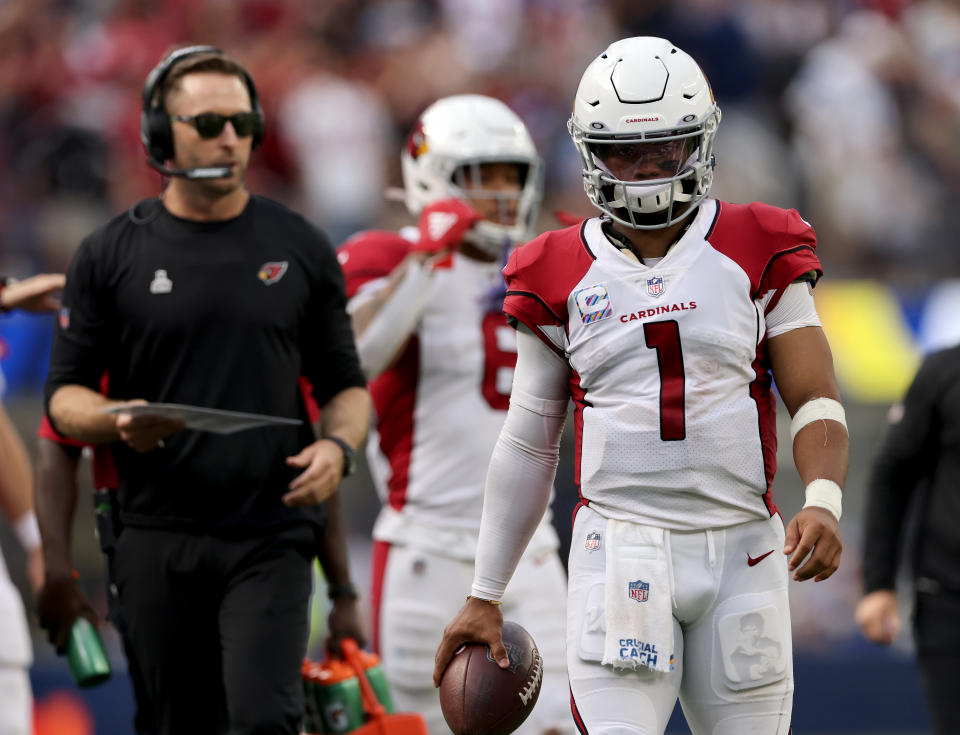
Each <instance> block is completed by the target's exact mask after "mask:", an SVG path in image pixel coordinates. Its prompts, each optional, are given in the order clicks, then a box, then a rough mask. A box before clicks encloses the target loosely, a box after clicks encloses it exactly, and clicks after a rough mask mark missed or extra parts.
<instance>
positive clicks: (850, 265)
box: [0, 0, 960, 735]
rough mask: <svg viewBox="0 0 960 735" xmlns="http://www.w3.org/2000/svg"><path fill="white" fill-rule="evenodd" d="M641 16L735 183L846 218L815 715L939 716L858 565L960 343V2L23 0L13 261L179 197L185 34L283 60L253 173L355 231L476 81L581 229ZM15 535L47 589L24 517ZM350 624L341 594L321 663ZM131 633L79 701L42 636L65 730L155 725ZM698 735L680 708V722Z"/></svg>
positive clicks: (820, 292) (329, 225)
mask: <svg viewBox="0 0 960 735" xmlns="http://www.w3.org/2000/svg"><path fill="white" fill-rule="evenodd" d="M628 35H661V36H665V37H667V38H670V39H671V40H673V41H674V42H675V43H677V44H678V45H679V46H681V47H682V48H684V49H685V50H687V51H688V52H690V53H691V54H692V55H693V56H694V57H696V58H697V59H699V60H700V61H701V63H702V65H703V67H704V70H705V71H706V73H707V75H708V77H709V78H710V80H711V82H712V85H713V88H714V91H715V93H716V96H717V99H718V101H719V103H720V105H721V107H722V109H723V123H722V125H721V127H720V133H719V136H718V137H719V140H718V143H717V148H716V150H717V157H718V169H717V182H716V186H715V189H714V193H715V194H717V195H718V196H720V197H722V198H725V199H729V200H732V201H738V202H742V201H750V200H755V199H760V200H764V201H767V202H769V203H772V204H776V205H781V206H793V207H797V208H798V209H799V210H800V211H801V213H802V214H803V215H804V217H806V218H807V219H808V220H810V221H811V222H812V223H813V224H814V226H815V227H816V229H817V231H818V233H819V236H820V243H821V245H820V250H819V254H820V257H821V259H822V260H823V263H824V266H825V270H826V273H827V278H826V279H825V280H824V282H823V283H822V284H821V285H820V286H819V287H818V288H817V290H816V298H817V304H818V309H819V310H820V313H821V316H822V318H823V322H824V326H825V329H826V330H827V332H828V335H829V337H830V339H831V344H832V346H833V349H834V357H835V361H836V365H837V371H838V376H839V378H840V381H841V387H842V390H843V393H844V397H845V401H846V403H847V406H848V409H847V410H848V420H849V422H850V434H851V443H852V464H851V471H850V477H849V482H848V485H847V491H846V494H845V503H844V511H845V512H844V517H843V520H842V522H841V527H842V532H843V537H844V541H845V553H844V557H843V564H842V565H841V569H840V571H839V572H838V573H837V574H836V575H834V577H833V578H831V579H830V580H829V581H827V582H824V583H822V584H818V585H813V584H812V583H809V582H808V583H805V584H803V585H797V584H792V585H791V595H792V601H791V604H792V608H793V621H794V633H795V658H796V671H797V692H796V699H795V707H794V726H795V732H797V733H908V732H909V733H920V732H924V731H925V730H926V728H927V718H926V716H925V714H924V712H923V705H922V699H921V696H920V693H919V689H918V685H917V678H916V672H915V668H914V666H913V663H912V659H911V653H912V652H911V642H910V636H909V634H904V635H901V637H900V639H899V640H898V641H897V643H896V644H895V645H894V647H893V648H892V649H889V650H883V649H879V648H877V647H875V646H872V645H871V644H869V643H867V642H866V641H864V640H863V639H862V638H861V637H860V636H859V634H858V633H857V630H856V627H855V625H854V623H853V619H852V612H853V607H854V605H855V602H856V600H857V598H858V596H859V593H860V572H859V570H860V568H861V564H869V560H861V559H860V556H859V548H860V537H861V535H862V510H863V504H864V494H865V489H866V488H865V484H866V479H867V472H868V467H869V462H870V461H871V459H872V457H873V454H874V452H875V451H876V450H877V448H878V445H879V441H880V439H881V437H882V435H883V431H884V424H885V416H886V413H887V411H888V409H889V407H890V405H891V404H892V403H894V402H895V401H896V400H897V399H898V398H899V397H900V396H901V394H902V392H903V390H904V388H905V387H906V385H907V384H908V382H909V380H910V378H911V377H912V375H913V372H914V370H915V368H916V365H917V363H918V360H919V359H920V357H921V356H922V355H923V354H924V353H926V352H927V351H929V350H931V349H934V348H936V347H938V346H942V345H946V344H950V343H955V342H957V341H960V319H958V318H957V316H958V314H960V245H958V234H960V209H958V208H957V207H956V206H955V205H953V203H954V202H955V201H957V200H958V194H960V3H958V2H957V1H956V0H917V1H915V2H910V1H909V0H861V1H860V2H857V1H856V0H672V2H667V1H660V0H650V1H641V0H610V1H608V2H603V1H601V0H321V1H317V0H167V1H166V2H161V1H160V0H156V1H154V2H150V1H149V0H0V273H4V274H9V275H14V276H16V275H19V276H25V275H29V274H31V273H35V272H41V271H56V270H62V269H63V268H65V266H66V264H67V262H68V260H69V257H70V255H71V253H72V252H73V250H74V249H75V248H76V246H77V244H78V243H79V241H80V239H81V238H82V237H83V236H84V235H85V234H86V233H87V232H89V231H90V230H91V229H93V228H94V227H96V226H97V225H98V224H99V223H101V222H102V221H104V220H105V219H106V218H108V217H109V216H111V215H112V214H115V213H117V212H120V211H122V210H124V209H125V208H127V207H128V206H129V205H130V204H131V203H132V202H134V201H136V200H138V199H140V198H143V197H147V196H152V195H155V194H156V193H157V192H158V191H159V185H160V179H159V176H158V175H157V174H156V173H154V172H152V171H151V170H150V169H148V168H147V166H146V165H145V162H144V156H143V152H142V148H141V146H140V142H139V138H138V125H139V106H138V103H139V94H140V88H141V84H142V81H143V78H144V76H145V75H146V73H147V71H148V70H149V69H150V68H151V66H152V65H153V64H154V63H156V61H157V60H158V59H159V58H160V56H161V55H162V54H163V53H164V52H165V51H166V50H167V49H169V48H170V47H171V46H174V45H176V44H182V43H187V42H200V43H211V44H215V45H217V46H219V47H221V48H223V49H224V50H226V51H228V52H229V53H231V54H233V55H235V56H237V57H238V58H239V59H240V60H241V61H243V62H244V63H245V64H247V66H248V67H249V69H250V70H251V72H252V74H253V76H254V78H255V79H256V82H257V86H258V90H259V92H260V95H261V98H262V100H263V104H264V107H265V109H266V115H267V135H266V138H265V141H264V145H263V147H262V148H261V149H260V151H258V152H257V153H256V154H255V155H254V163H253V165H252V167H251V170H250V175H249V179H248V180H249V185H250V188H251V189H252V190H253V191H254V192H257V193H262V194H265V195H268V196H272V197H275V198H277V199H280V200H282V201H284V202H286V203H288V204H290V205H291V206H293V207H295V208H297V209H298V210H300V211H302V212H303V213H305V214H306V215H307V216H309V217H310V218H311V219H313V220H314V221H315V222H316V223H317V224H319V225H320V226H321V227H323V228H324V229H325V230H326V231H327V232H328V233H329V234H330V236H331V239H333V240H334V241H335V242H339V241H342V240H343V239H344V238H345V237H346V236H347V235H349V234H350V233H352V232H353V231H355V230H358V229H362V228H367V227H385V228H391V227H396V226H399V225H401V224H405V223H406V222H407V215H406V212H405V211H404V210H403V208H402V207H401V206H400V205H397V204H394V203H391V202H388V201H387V199H386V198H385V196H384V191H385V189H386V188H387V187H389V186H398V185H399V184H400V180H399V156H398V151H399V147H400V144H401V142H402V140H403V138H404V136H405V134H406V132H407V130H408V129H409V127H410V125H411V123H412V122H413V121H414V120H415V119H416V117H417V115H418V114H419V112H420V111H421V110H422V109H423V108H424V107H426V105H428V104H429V103H430V102H432V101H433V100H434V99H436V98H437V97H439V96H443V95H447V94H453V93H459V92H482V93H486V94H490V95H492V96H495V97H499V98H501V99H503V100H504V101H506V102H507V103H508V104H510V105H511V106H512V107H513V108H514V109H515V110H517V112H518V113H519V114H520V115H521V117H522V118H523V119H524V120H525V121H526V122H527V124H528V126H529V127H530V129H531V132H532V133H533V135H534V137H535V139H536V141H537V144H538V147H539V149H540V152H541V154H542V155H543V157H544V158H545V160H546V166H547V179H546V187H547V198H546V202H545V205H544V207H543V211H542V215H541V227H542V228H550V227H557V226H558V224H557V223H556V222H555V221H554V219H553V216H552V213H553V211H555V210H558V209H560V210H565V211H569V212H573V213H576V214H584V215H586V214H589V213H590V211H591V210H590V209H589V207H588V204H587V202H586V198H585V197H584V195H583V192H582V188H581V184H580V178H579V170H578V162H577V159H576V154H575V151H574V148H573V146H572V145H571V144H570V141H569V138H568V137H567V134H566V130H565V121H566V118H567V116H568V114H569V110H570V107H571V104H572V99H573V93H574V91H575V89H576V85H577V82H578V80H579V76H580V73H581V72H582V70H583V68H584V67H585V66H586V64H587V62H588V61H589V60H590V59H591V58H592V57H593V56H594V55H595V54H596V53H597V52H599V51H600V50H602V49H603V48H604V47H605V46H606V45H607V44H608V43H609V42H610V41H612V40H614V39H616V38H620V37H624V36H628ZM51 325H52V322H51V319H50V318H45V317H32V316H24V315H16V314H15V315H7V316H4V317H3V318H2V319H0V356H2V358H3V363H2V367H3V370H4V372H5V373H6V375H7V378H8V382H9V387H10V391H9V393H8V395H7V398H6V405H7V408H8V410H9V411H10V412H11V414H12V416H13V418H14V420H15V422H16V424H17V426H18V427H19V429H20V430H21V432H22V434H23V435H24V437H25V438H26V439H27V441H28V445H29V446H31V447H32V445H33V439H32V436H33V432H34V430H35V428H36V423H37V420H38V418H39V413H40V410H41V408H40V388H41V385H42V382H43V379H44V373H45V370H46V363H47V356H48V350H49V340H50V332H51ZM785 418H786V417H785V416H784V415H783V412H782V411H781V416H780V419H781V430H780V436H781V437H782V436H784V435H786V424H785ZM568 428H569V427H568ZM569 442H570V436H569V431H568V434H567V436H565V444H566V446H565V447H564V451H563V456H564V459H563V460H562V462H561V467H560V470H559V472H558V479H557V486H558V499H557V503H556V507H555V514H556V519H557V525H558V528H559V529H560V532H561V534H562V535H563V536H564V537H565V538H569V512H570V509H571V508H572V506H573V502H574V501H573V497H572V493H573V490H572V479H571V478H572V471H571V467H570V460H569V456H570V452H569ZM779 463H780V467H781V472H780V474H779V477H778V480H777V482H776V486H775V494H774V497H775V499H776V501H777V503H778V505H779V506H780V508H781V510H782V512H783V514H784V515H785V516H786V517H789V516H790V515H791V514H792V513H794V512H795V511H796V510H797V509H798V508H799V506H800V504H801V496H802V490H801V488H800V484H799V481H798V479H797V476H796V472H795V470H794V469H793V466H792V458H791V457H790V456H789V451H787V452H784V451H783V447H782V446H781V451H780V457H779ZM87 474H88V473H86V472H84V473H83V475H84V476H83V480H84V482H85V483H88V482H89V481H88V478H87ZM84 487H87V485H85V486H84ZM343 495H344V504H345V509H346V515H347V522H348V525H349V528H350V537H351V554H352V558H351V561H352V566H353V567H354V569H355V575H356V578H357V580H358V582H361V583H365V581H366V579H367V578H368V574H367V557H368V553H369V541H368V534H369V530H370V528H371V525H372V520H373V517H374V514H375V512H376V509H377V502H376V499H375V497H374V494H373V491H372V489H371V487H370V485H369V480H368V477H367V476H366V474H365V472H361V473H360V474H359V476H358V477H356V478H351V480H350V481H348V482H347V483H345V484H344V486H343ZM80 508H81V512H79V513H78V519H77V523H76V528H75V534H74V549H75V560H76V565H77V568H78V570H79V571H80V574H81V579H82V580H83V583H84V584H85V586H86V589H87V592H88V593H89V595H90V596H91V599H92V600H93V601H94V603H95V605H96V606H97V607H98V608H99V609H100V611H101V612H102V611H103V610H104V609H105V602H104V596H103V593H104V590H103V564H102V559H101V557H100V554H99V552H98V550H97V546H96V541H95V539H94V537H93V532H92V527H93V524H92V512H90V511H91V509H90V506H89V502H88V501H87V499H86V498H81V503H80ZM0 537H2V541H3V545H4V553H5V554H6V556H7V560H8V564H9V566H10V568H11V571H12V573H13V574H14V576H15V578H16V580H17V581H18V583H19V584H20V585H21V588H22V587H23V577H22V574H21V569H20V567H21V566H22V565H21V560H22V556H21V554H20V553H19V549H18V548H17V546H16V542H15V541H12V540H11V537H10V533H9V528H8V527H7V525H6V524H2V525H0ZM25 594H26V595H27V597H28V599H29V593H27V592H25ZM318 597H319V598H320V599H322V595H320V596H318ZM904 612H905V614H909V611H908V610H905V611H904ZM323 618H324V616H323V613H322V605H320V606H319V609H318V614H317V615H316V616H315V619H316V620H315V622H316V626H315V628H316V630H315V635H314V639H313V641H312V646H313V651H314V653H315V654H316V653H317V651H318V649H317V647H316V646H317V644H318V641H320V640H322V634H323V630H322V628H323V624H324V623H323ZM105 637H106V640H107V643H108V645H109V646H110V649H111V653H112V655H113V660H114V663H115V665H116V667H117V669H118V676H117V677H115V679H114V681H113V682H111V683H110V684H108V685H107V686H105V687H103V688H101V689H99V690H91V691H89V692H83V693H79V692H77V691H76V690H75V689H72V687H71V686H70V682H69V678H68V675H67V673H66V665H65V663H64V661H63V660H58V659H56V657H54V656H53V654H52V650H51V648H50V647H49V645H48V644H47V643H46V641H45V640H44V638H43V637H42V633H41V632H37V635H36V638H35V648H36V654H37V662H36V665H35V668H34V685H35V689H36V692H37V695H38V715H39V716H38V725H39V727H40V729H41V730H42V731H43V732H45V733H46V732H56V733H57V735H72V734H73V733H77V735H80V734H81V733H84V734H85V733H91V732H96V733H98V734H100V733H102V734H106V735H110V734H112V733H125V732H128V731H129V730H128V723H129V717H130V712H131V704H130V701H129V695H128V689H127V688H126V687H127V685H126V682H125V681H124V678H123V672H122V657H121V656H120V653H119V645H118V643H117V641H116V638H115V636H114V635H113V634H112V632H110V631H107V632H106V633H105ZM185 664H186V665H188V663H186V662H185ZM684 731H685V730H684V728H683V725H682V720H679V719H675V721H674V724H673V725H671V732H684Z"/></svg>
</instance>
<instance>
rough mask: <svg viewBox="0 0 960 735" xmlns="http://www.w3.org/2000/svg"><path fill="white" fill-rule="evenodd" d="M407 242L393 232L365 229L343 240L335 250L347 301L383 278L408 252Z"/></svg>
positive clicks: (409, 244)
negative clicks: (361, 289) (344, 282)
mask: <svg viewBox="0 0 960 735" xmlns="http://www.w3.org/2000/svg"><path fill="white" fill-rule="evenodd" d="M411 244H412V243H411V242H410V241H409V240H407V239H405V238H403V237H401V236H400V235H399V234H397V233H396V232H387V231H384V230H368V231H366V232H359V233H357V234H356V235H354V236H353V237H351V238H350V239H349V240H347V241H346V242H345V243H344V244H343V245H342V246H341V247H340V249H339V250H338V251H337V260H338V261H339V263H340V267H341V268H342V269H343V275H344V278H345V279H346V284H347V299H348V300H349V299H352V298H353V297H354V296H356V295H357V291H359V290H360V288H361V287H362V286H363V285H364V284H365V283H369V282H370V281H374V280H376V279H378V278H385V277H386V276H388V275H390V272H391V271H392V270H393V269H394V268H396V267H397V266H398V265H400V262H401V261H402V260H403V259H404V258H405V257H407V253H409V252H410V246H411Z"/></svg>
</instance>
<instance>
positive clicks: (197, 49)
mask: <svg viewBox="0 0 960 735" xmlns="http://www.w3.org/2000/svg"><path fill="white" fill-rule="evenodd" d="M196 54H219V55H221V56H223V55H224V54H223V51H221V50H220V49H218V48H216V47H215V46H187V47H186V48H180V49H177V50H176V51H172V52H171V53H169V54H167V56H165V57H164V58H163V59H162V60H161V61H160V63H159V64H157V65H156V66H155V67H154V68H153V71H151V72H150V73H149V74H148V75H147V80H146V81H145V82H144V83H143V95H142V98H141V103H142V106H141V112H140V140H141V141H142V142H143V145H144V147H145V148H146V149H147V157H148V158H149V159H150V163H151V165H153V166H154V167H155V168H157V167H159V168H160V169H161V170H162V169H163V163H164V162H165V161H167V160H168V159H171V158H173V130H172V129H171V127H170V117H169V116H168V115H167V111H166V109H165V108H164V101H163V97H162V95H158V94H157V91H158V90H160V89H162V88H163V81H164V80H165V79H166V78H167V75H168V74H169V73H170V70H171V69H172V68H173V66H174V65H175V64H177V63H178V62H180V61H182V60H183V59H185V58H187V57H188V56H194V55H196ZM240 69H241V70H242V71H243V80H244V82H246V85H247V92H248V93H249V94H250V108H251V110H252V111H253V112H254V113H256V115H257V125H256V127H255V128H254V131H253V148H254V149H256V147H257V146H258V145H259V144H260V141H261V140H262V139H263V108H262V107H261V106H260V98H259V97H258V96H257V88H256V87H255V86H254V84H253V77H251V76H250V72H248V71H247V70H246V69H244V68H243V67H242V66H241V67H240ZM154 98H156V101H154ZM171 173H172V172H171Z"/></svg>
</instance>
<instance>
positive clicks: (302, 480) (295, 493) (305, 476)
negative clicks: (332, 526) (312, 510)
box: [283, 439, 345, 507]
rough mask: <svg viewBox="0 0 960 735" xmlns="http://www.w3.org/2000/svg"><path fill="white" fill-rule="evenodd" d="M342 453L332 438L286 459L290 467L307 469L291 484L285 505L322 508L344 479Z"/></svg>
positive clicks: (317, 442) (322, 440)
mask: <svg viewBox="0 0 960 735" xmlns="http://www.w3.org/2000/svg"><path fill="white" fill-rule="evenodd" d="M344 459H345V458H344V456H343V450H342V449H341V448H340V446H339V445H338V444H336V443H335V442H332V441H330V440H329V439H320V440H318V441H315V442H314V443H313V444H311V445H310V446H308V447H305V448H304V449H303V451H301V452H300V454H297V455H296V456H293V457H287V464H288V465H290V466H291V467H298V468H304V467H305V468H306V469H305V470H304V471H303V472H301V473H300V474H299V475H297V477H296V478H295V479H294V481H293V482H291V483H290V492H288V493H287V494H286V495H284V496H283V504H284V505H287V506H290V507H293V506H302V505H319V504H320V503H322V502H323V501H324V500H326V499H327V498H329V497H330V496H331V495H333V493H334V492H335V491H336V489H337V486H338V485H339V484H340V480H341V478H342V477H343V463H344Z"/></svg>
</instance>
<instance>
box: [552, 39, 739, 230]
mask: <svg viewBox="0 0 960 735" xmlns="http://www.w3.org/2000/svg"><path fill="white" fill-rule="evenodd" d="M719 124H720V108H719V107H717V103H716V101H715V100H714V98H713V92H712V90H711V89H710V84H709V82H708V81H707V78H706V77H705V76H704V74H703V71H701V69H700V67H699V66H698V65H697V62H695V61H694V60H693V59H692V58H691V57H690V56H689V55H688V54H686V53H684V52H683V51H681V50H680V49H678V48H677V47H676V46H674V45H673V44H672V43H670V42H669V41H667V40H665V39H663V38H653V37H646V36H644V37H636V38H625V39H623V40H620V41H617V42H616V43H613V44H611V45H610V47H609V48H607V50H606V51H604V52H603V53H602V54H600V56H599V57H597V58H596V59H594V60H593V61H592V62H591V63H590V65H589V66H588V67H587V70H586V71H585V72H584V73H583V77H582V78H581V80H580V86H579V87H578V89H577V97H576V100H575V102H574V107H573V115H571V117H570V120H569V122H568V123H567V129H568V130H569V132H570V136H571V137H572V138H573V142H574V145H576V147H577V151H578V152H579V153H580V158H581V160H582V162H583V187H584V189H585V190H586V192H587V196H588V197H589V198H590V201H591V202H592V203H593V205H594V206H595V207H597V208H598V209H600V210H601V211H603V212H604V213H606V214H607V215H609V216H610V217H612V218H613V219H615V220H616V221H617V222H621V223H623V224H625V225H627V226H629V227H632V228H634V229H641V230H643V229H658V228H662V227H668V226H669V225H672V224H674V223H676V222H679V221H680V220H681V219H683V218H684V217H686V216H687V215H689V214H690V213H691V212H693V211H694V210H695V209H696V208H697V206H699V204H700V202H701V201H703V199H704V198H705V197H706V196H707V194H708V193H709V191H710V186H711V184H712V183H713V167H714V156H713V141H714V138H715V136H716V133H717V127H718V126H719ZM684 205H685V206H684Z"/></svg>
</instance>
